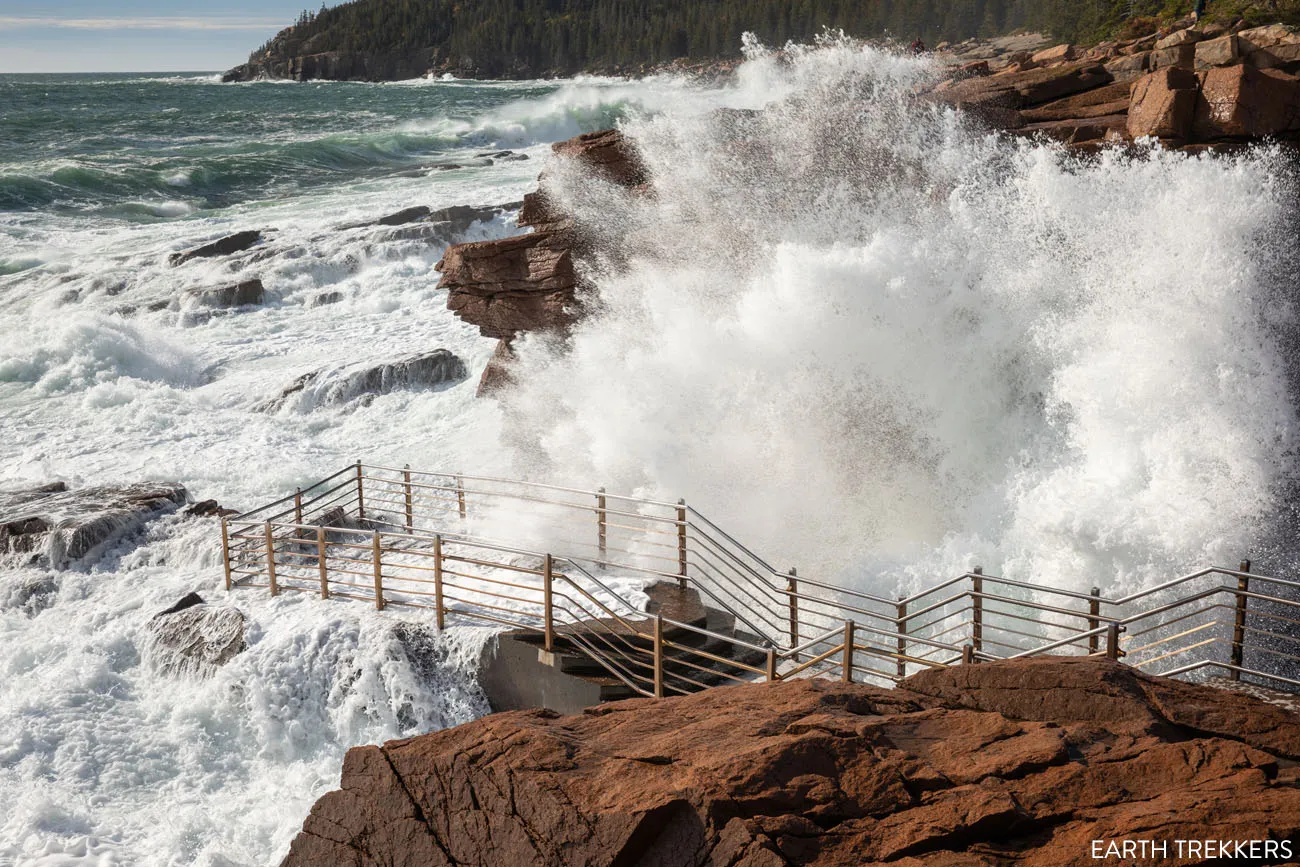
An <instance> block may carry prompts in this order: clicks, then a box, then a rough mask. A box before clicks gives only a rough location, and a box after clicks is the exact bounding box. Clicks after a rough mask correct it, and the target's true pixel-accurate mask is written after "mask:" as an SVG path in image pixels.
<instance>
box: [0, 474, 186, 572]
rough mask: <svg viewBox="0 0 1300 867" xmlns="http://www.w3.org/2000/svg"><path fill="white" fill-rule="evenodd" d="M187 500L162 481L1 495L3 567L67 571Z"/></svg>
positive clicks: (180, 489) (56, 487)
mask: <svg viewBox="0 0 1300 867" xmlns="http://www.w3.org/2000/svg"><path fill="white" fill-rule="evenodd" d="M185 500H186V492H185V488H184V487H182V486H181V485H177V484H171V483H162V482H157V483H154V482H150V483H143V484H137V485H126V486H122V487H94V488H83V489H80V490H68V488H67V486H66V485H64V484H62V483H57V484H55V485H46V486H43V487H40V488H32V489H27V490H18V491H8V492H0V565H3V564H5V563H8V564H9V565H24V566H39V567H44V568H51V569H64V568H67V567H69V566H72V565H75V564H76V563H78V562H80V561H82V560H85V559H88V558H91V557H92V556H97V555H99V554H101V553H103V552H104V551H105V550H107V549H108V548H109V547H111V546H113V545H114V544H117V543H118V542H120V541H122V540H123V539H124V538H126V537H127V536H129V535H130V534H132V533H134V532H135V531H137V530H138V529H140V527H142V526H143V525H144V524H145V523H146V522H148V521H150V520H152V519H154V518H157V517H159V516H161V515H164V514H168V513H170V512H173V511H175V510H176V508H177V507H179V506H181V505H184V503H185Z"/></svg>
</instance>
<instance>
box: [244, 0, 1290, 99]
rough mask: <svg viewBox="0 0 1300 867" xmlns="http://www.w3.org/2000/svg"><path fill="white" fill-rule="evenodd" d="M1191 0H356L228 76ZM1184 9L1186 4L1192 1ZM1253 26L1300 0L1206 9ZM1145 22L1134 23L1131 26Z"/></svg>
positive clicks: (529, 69) (958, 28)
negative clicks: (559, 1) (650, 0)
mask: <svg viewBox="0 0 1300 867" xmlns="http://www.w3.org/2000/svg"><path fill="white" fill-rule="evenodd" d="M1193 5H1194V0H1174V2H1165V0H1079V2H1071V0H1042V2H1025V0H935V2H932V3H924V4H922V3H877V2H865V0H850V2H843V0H807V2H800V3H796V2H793V0H720V2H708V3H705V2H703V0H681V2H676V3H671V4H654V5H651V4H642V3H637V2H633V0H573V2H570V3H566V4H565V6H564V9H563V10H562V11H560V12H557V11H555V10H554V9H553V8H552V4H549V3H547V2H545V0H523V2H520V3H514V2H512V3H506V2H504V0H484V2H476V3H458V2H454V0H428V2H419V3H417V2H412V0H353V2H349V3H343V4H341V5H338V6H334V7H331V8H325V7H324V6H322V7H321V9H320V10H319V11H318V12H315V13H308V12H304V13H303V14H302V15H301V16H300V17H299V18H298V20H297V21H296V22H294V23H293V24H292V25H290V26H289V27H286V28H285V29H284V30H282V31H281V32H280V33H279V34H277V35H276V36H275V37H274V38H273V39H271V40H270V41H269V42H267V43H266V44H265V45H263V46H261V47H260V48H258V49H257V50H256V51H254V52H253V53H252V54H251V55H250V56H249V59H248V62H247V63H245V64H243V65H241V66H237V67H235V68H234V69H231V70H230V71H228V72H227V73H226V74H225V76H224V78H225V80H226V81H232V82H234V81H253V80H258V79H287V80H296V81H311V80H327V81H399V80H405V79H412V78H420V77H423V76H430V77H440V76H443V75H451V76H454V77H457V78H495V79H533V78H548V77H561V76H570V75H574V74H578V73H584V72H586V73H600V74H619V75H639V74H644V73H647V72H650V71H653V70H656V69H661V68H665V67H668V66H672V65H676V66H686V67H691V66H696V65H700V64H704V65H712V64H716V63H718V62H726V61H730V60H736V59H738V58H739V56H740V48H741V45H742V36H743V35H744V34H745V33H754V34H755V35H756V36H757V37H758V38H759V39H760V40H762V41H763V43H764V44H767V45H783V44H785V43H786V42H787V41H790V40H793V41H796V42H808V41H811V40H812V39H814V38H816V37H817V36H818V35H819V34H821V33H823V32H824V31H825V30H827V29H831V30H843V31H844V32H845V33H846V34H848V35H850V36H856V37H862V38H873V39H874V38H892V39H895V40H898V41H899V42H901V43H904V44H907V43H911V42H912V41H913V40H915V39H921V40H923V41H925V42H927V43H929V44H931V45H933V44H937V43H939V42H942V41H952V42H956V41H960V40H963V39H967V38H969V37H984V38H987V37H992V36H996V35H1000V34H1006V33H1013V32H1017V31H1022V30H1028V31H1038V32H1042V33H1046V34H1050V35H1051V36H1052V37H1053V38H1054V39H1056V40H1058V41H1061V42H1072V43H1075V44H1084V45H1087V44H1093V43H1096V42H1101V41H1103V40H1106V39H1112V38H1121V39H1122V38H1133V37H1135V36H1140V35H1143V34H1144V32H1154V31H1155V30H1156V28H1157V27H1159V26H1161V25H1162V24H1167V23H1168V21H1169V20H1173V19H1175V18H1178V17H1181V16H1183V15H1186V14H1189V13H1190V12H1191V11H1192V9H1193ZM1184 7H1186V8H1184ZM1205 15H1206V17H1207V18H1208V19H1214V18H1215V16H1218V17H1224V18H1225V19H1226V21H1225V23H1227V21H1231V20H1236V19H1238V18H1240V19H1243V20H1245V21H1246V22H1247V23H1248V24H1250V25H1260V24H1270V23H1274V22H1278V21H1281V22H1284V23H1300V0H1272V2H1267V3H1264V2H1252V0H1211V2H1210V3H1209V4H1208V8H1207V9H1206V11H1205ZM1127 31H1137V32H1127Z"/></svg>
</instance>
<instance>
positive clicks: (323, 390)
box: [257, 349, 469, 412]
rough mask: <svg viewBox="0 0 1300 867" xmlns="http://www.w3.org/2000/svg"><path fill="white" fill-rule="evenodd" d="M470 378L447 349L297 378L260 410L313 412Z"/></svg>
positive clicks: (333, 369)
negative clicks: (293, 408)
mask: <svg viewBox="0 0 1300 867" xmlns="http://www.w3.org/2000/svg"><path fill="white" fill-rule="evenodd" d="M467 376H469V371H468V369H466V367H465V362H463V361H461V360H460V358H458V357H457V356H456V355H454V354H453V353H451V352H450V351H449V350H446V349H435V350H434V351H433V352H428V353H423V354H420V355H411V356H407V357H405V358H398V359H395V360H393V361H386V362H383V363H380V364H374V365H369V366H360V367H358V366H351V367H342V368H331V369H327V370H317V371H313V372H312V373H308V374H304V375H303V376H300V377H298V378H297V379H295V380H294V381H293V382H291V383H290V384H289V385H287V386H285V387H284V389H283V390H282V391H281V392H280V393H279V394H278V395H276V396H275V397H274V398H272V399H271V400H269V401H267V402H265V403H263V404H261V405H260V406H258V407H257V408H258V409H259V410H262V411H264V412H276V411H278V410H280V409H283V408H284V407H286V406H294V407H296V408H297V409H298V410H300V411H304V412H306V411H310V410H312V409H314V408H316V407H318V406H334V405H338V404H341V403H347V402H349V401H352V400H356V399H357V398H361V399H362V400H363V401H369V400H372V399H374V397H375V396H376V395H380V394H389V393H391V392H394V391H398V390H403V389H415V388H430V387H435V386H441V385H448V384H450V383H455V382H460V381H461V380H463V379H465V378H466V377H467Z"/></svg>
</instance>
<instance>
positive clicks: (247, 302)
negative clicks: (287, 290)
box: [185, 280, 266, 309]
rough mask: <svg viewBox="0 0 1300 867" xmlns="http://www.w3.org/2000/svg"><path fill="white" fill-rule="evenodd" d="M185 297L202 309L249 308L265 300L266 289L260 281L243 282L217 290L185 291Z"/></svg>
mask: <svg viewBox="0 0 1300 867" xmlns="http://www.w3.org/2000/svg"><path fill="white" fill-rule="evenodd" d="M185 297H186V299H188V300H190V301H193V302H195V303H197V304H199V305H201V306H203V307H216V308H227V309H228V308H231V307H249V306H252V305H255V304H261V303H262V302H263V301H265V300H266V287H265V286H263V285H262V281H261V280H245V281H244V282H242V283H237V284H236V285H234V286H222V287H219V288H217V289H189V290H186V292H185Z"/></svg>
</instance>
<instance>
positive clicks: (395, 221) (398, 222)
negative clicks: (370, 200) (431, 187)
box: [378, 205, 432, 226]
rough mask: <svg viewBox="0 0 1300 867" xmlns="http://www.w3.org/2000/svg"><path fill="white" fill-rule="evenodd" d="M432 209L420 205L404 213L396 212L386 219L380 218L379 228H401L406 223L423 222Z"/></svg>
mask: <svg viewBox="0 0 1300 867" xmlns="http://www.w3.org/2000/svg"><path fill="white" fill-rule="evenodd" d="M431 210H432V208H428V207H426V206H424V205H420V206H418V207H415V208H407V209H406V210H404V211H398V212H397V213H396V214H389V215H388V216H387V217H380V218H379V220H378V223H379V225H381V226H402V225H405V224H406V223H414V222H415V221H416V220H423V219H424V218H425V217H427V216H429V213H430V211H431Z"/></svg>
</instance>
